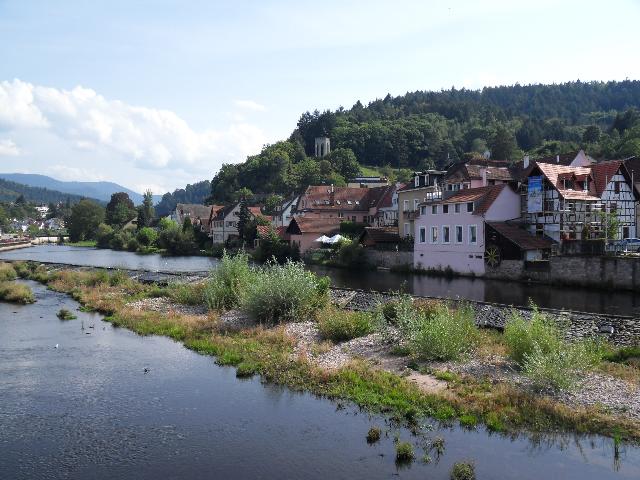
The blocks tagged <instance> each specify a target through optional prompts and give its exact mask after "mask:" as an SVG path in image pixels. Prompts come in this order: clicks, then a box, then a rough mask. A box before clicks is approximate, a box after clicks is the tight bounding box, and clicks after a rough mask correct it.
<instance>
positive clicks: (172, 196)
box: [156, 180, 211, 216]
mask: <svg viewBox="0 0 640 480" xmlns="http://www.w3.org/2000/svg"><path fill="white" fill-rule="evenodd" d="M209 195H211V182H209V180H203V181H202V182H197V183H194V184H193V185H187V186H186V188H179V189H177V190H174V191H173V193H165V194H164V195H163V196H162V199H161V200H160V202H159V203H158V204H157V205H156V214H158V215H160V216H164V215H168V214H169V213H171V212H172V211H173V210H175V208H176V205H177V204H178V203H199V204H202V203H204V202H205V200H206V199H207V197H209Z"/></svg>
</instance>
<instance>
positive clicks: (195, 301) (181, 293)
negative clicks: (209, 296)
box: [167, 283, 206, 305]
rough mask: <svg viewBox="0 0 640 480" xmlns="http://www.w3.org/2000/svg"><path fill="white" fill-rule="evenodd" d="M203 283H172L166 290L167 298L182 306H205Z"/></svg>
mask: <svg viewBox="0 0 640 480" xmlns="http://www.w3.org/2000/svg"><path fill="white" fill-rule="evenodd" d="M205 287H206V285H205V284H204V283H192V284H189V283H174V284H172V285H170V286H169V288H168V289H167V290H168V292H169V298H171V300H173V301H174V302H176V303H180V304H182V305H203V304H205Z"/></svg>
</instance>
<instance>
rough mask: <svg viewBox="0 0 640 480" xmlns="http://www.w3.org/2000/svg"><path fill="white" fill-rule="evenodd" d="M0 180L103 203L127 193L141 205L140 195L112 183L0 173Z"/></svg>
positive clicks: (158, 197)
mask: <svg viewBox="0 0 640 480" xmlns="http://www.w3.org/2000/svg"><path fill="white" fill-rule="evenodd" d="M0 179H5V180H9V181H10V182H15V183H19V184H23V185H28V186H30V187H38V188H46V189H47V190H55V191H58V192H62V193H65V194H72V195H79V196H81V197H88V198H94V199H97V200H101V201H103V202H108V201H109V200H110V199H111V194H112V193H116V192H125V193H127V194H128V195H129V197H130V198H131V200H133V203H135V204H136V205H139V204H141V203H142V198H143V197H142V194H140V193H138V192H134V191H133V190H129V189H128V188H126V187H123V186H122V185H118V184H117V183H113V182H63V181H61V180H56V179H55V178H51V177H48V176H46V175H37V174H31V173H0ZM25 197H27V195H26V194H25ZM161 198H162V195H154V196H153V202H154V203H157V202H158V201H160V199H161Z"/></svg>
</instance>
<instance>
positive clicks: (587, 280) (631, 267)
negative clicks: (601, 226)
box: [485, 256, 640, 291]
mask: <svg viewBox="0 0 640 480" xmlns="http://www.w3.org/2000/svg"><path fill="white" fill-rule="evenodd" d="M485 277H487V278H498V279H507V280H521V281H522V280H528V281H534V282H541V283H548V284H563V285H577V286H582V287H594V288H614V289H624V290H636V291H640V257H589V256H570V257H569V256H558V257H551V258H550V260H549V269H548V271H531V270H527V269H526V268H525V264H524V262H523V261H521V260H503V261H502V262H501V263H500V265H499V266H498V267H497V268H493V269H489V268H487V272H486V273H485Z"/></svg>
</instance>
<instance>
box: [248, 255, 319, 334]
mask: <svg viewBox="0 0 640 480" xmlns="http://www.w3.org/2000/svg"><path fill="white" fill-rule="evenodd" d="M328 301H329V280H328V279H327V278H320V277H318V276H316V275H315V274H314V273H312V272H309V271H307V270H305V268H304V265H303V264H302V263H295V262H291V261H289V262H287V263H285V264H284V265H277V264H269V265H267V266H266V267H264V268H261V269H260V270H257V271H256V275H255V278H254V280H253V281H251V282H250V283H249V284H248V285H247V293H246V295H245V296H244V298H243V303H242V306H243V309H244V310H245V311H246V312H247V313H248V314H249V315H251V316H252V317H253V318H254V319H256V320H258V321H260V322H264V323H269V324H273V323H282V322H291V321H296V320H298V321H301V320H306V319H309V318H310V317H312V316H313V315H314V314H315V313H317V312H318V311H319V310H321V309H322V308H324V307H325V306H326V305H327V304H328Z"/></svg>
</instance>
